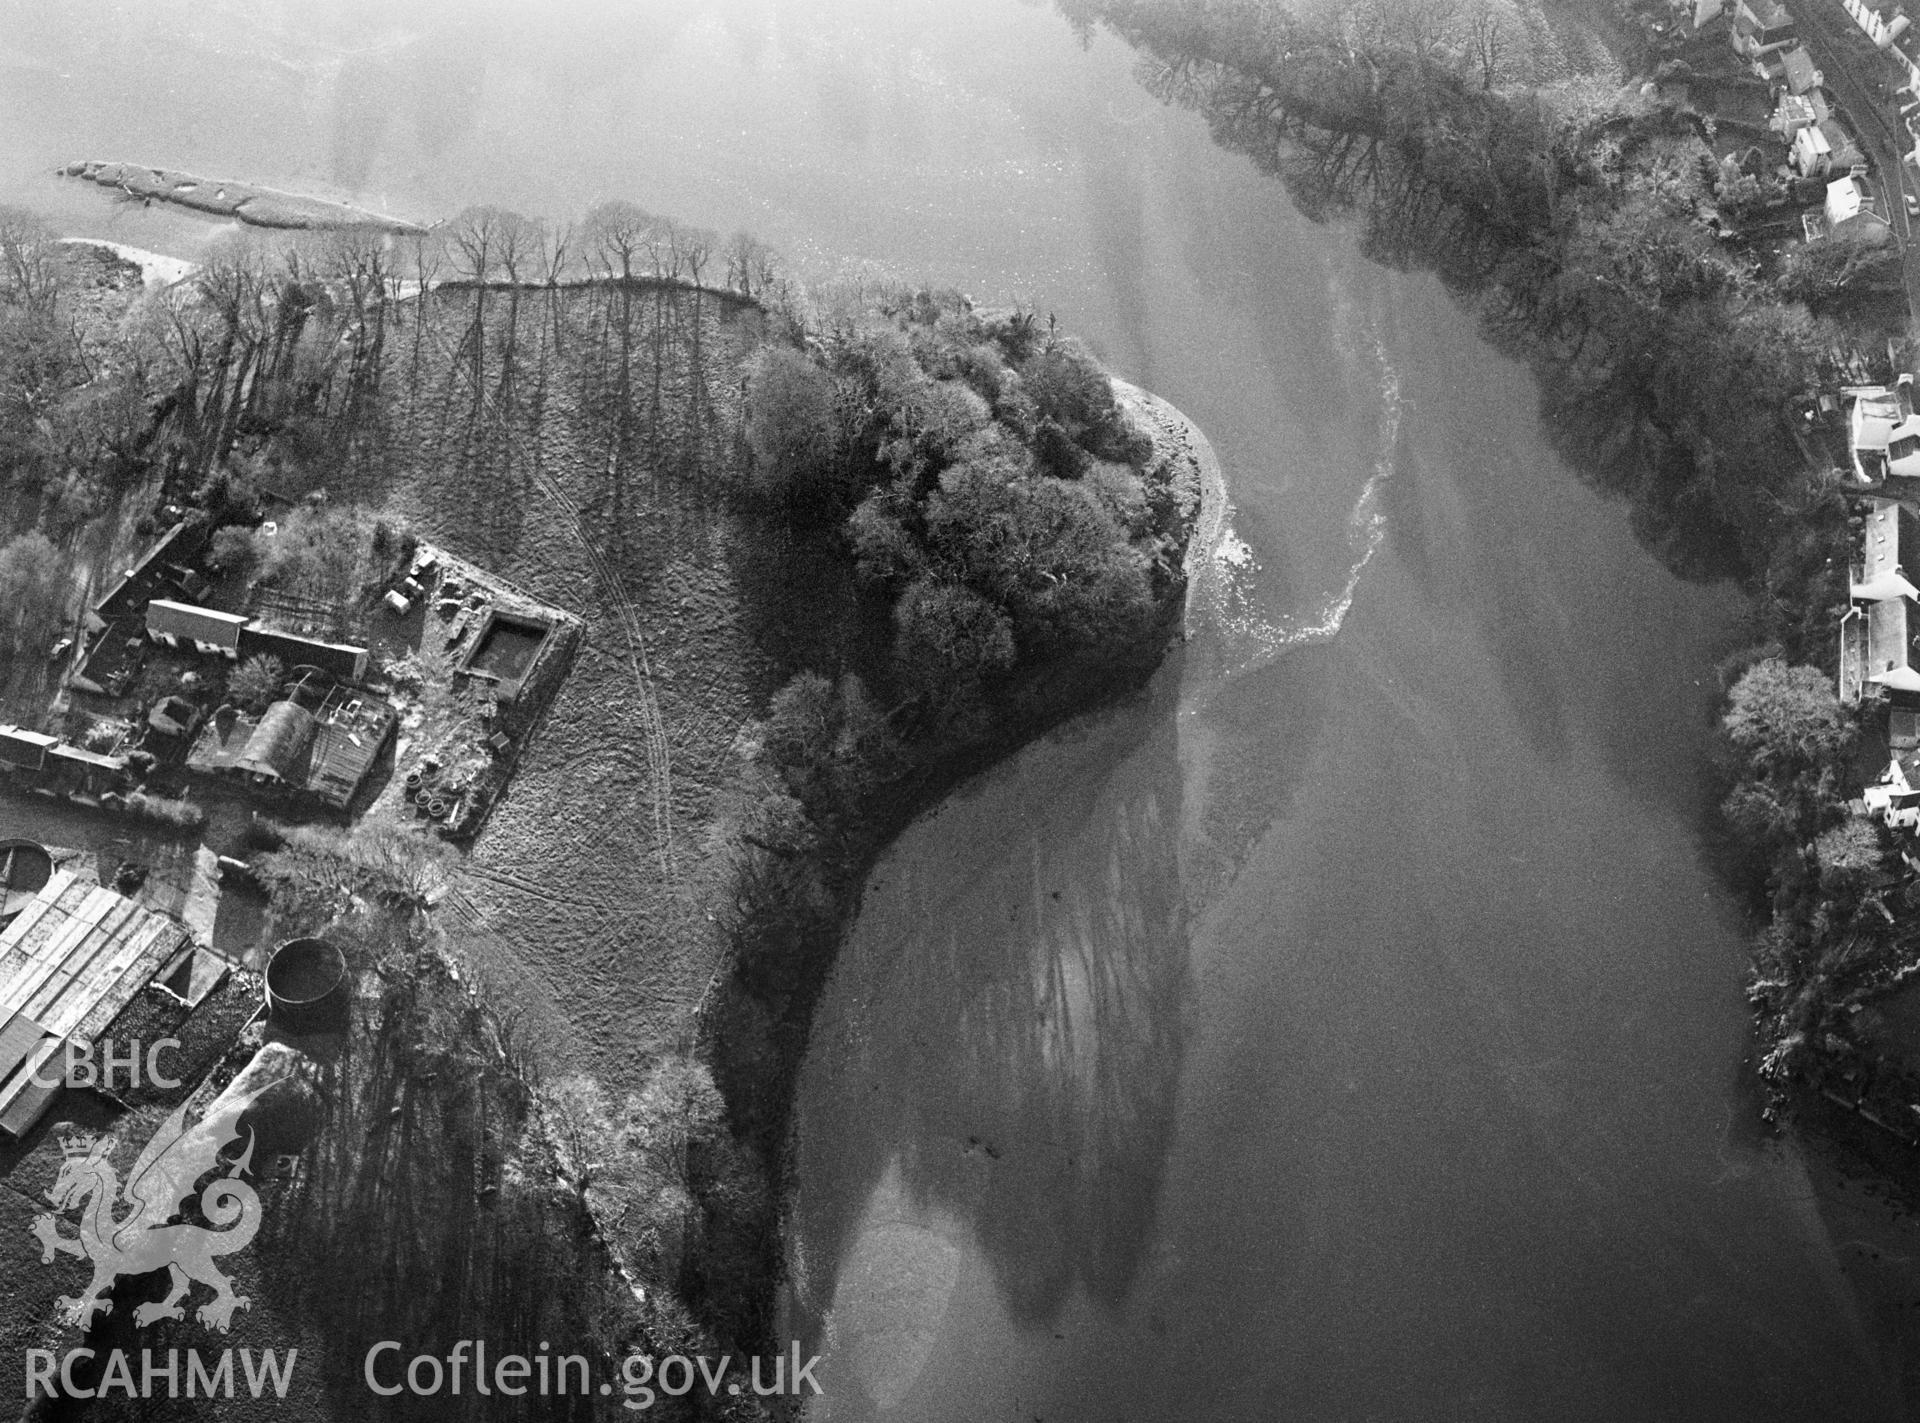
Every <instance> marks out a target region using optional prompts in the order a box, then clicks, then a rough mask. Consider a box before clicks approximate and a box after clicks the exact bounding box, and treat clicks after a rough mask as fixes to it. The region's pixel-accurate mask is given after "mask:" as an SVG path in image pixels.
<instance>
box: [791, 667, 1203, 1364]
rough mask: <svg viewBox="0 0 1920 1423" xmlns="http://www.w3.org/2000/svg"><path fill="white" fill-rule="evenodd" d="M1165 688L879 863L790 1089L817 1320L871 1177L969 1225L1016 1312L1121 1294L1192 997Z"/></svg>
mask: <svg viewBox="0 0 1920 1423" xmlns="http://www.w3.org/2000/svg"><path fill="white" fill-rule="evenodd" d="M1176 691H1177V675H1175V674H1173V672H1172V670H1171V669H1169V670H1168V671H1167V672H1163V674H1162V675H1161V677H1160V678H1159V679H1158V680H1157V681H1156V684H1155V688H1154V691H1153V693H1152V695H1151V696H1150V697H1149V698H1148V699H1147V700H1146V701H1144V702H1143V703H1139V704H1135V705H1133V706H1130V707H1127V708H1124V709H1122V710H1121V711H1118V712H1115V713H1112V714H1110V715H1108V716H1105V717H1101V718H1097V719H1095V720H1094V721H1093V722H1092V723H1083V724H1080V725H1077V726H1075V727H1071V728H1069V729H1067V730H1066V731H1064V732H1062V733H1060V734H1058V735H1056V736H1055V737H1053V738H1050V739H1049V740H1048V741H1047V742H1044V743H1042V744H1041V745H1039V746H1037V747H1035V748H1032V749H1031V750H1029V751H1028V752H1027V753H1025V754H1024V755H1023V756H1022V757H1020V758H1018V760H1017V761H1016V762H1015V763H1014V764H1012V765H1009V766H1006V767H1002V768H1000V769H998V770H996V771H994V772H992V773H990V774H988V775H987V776H986V777H984V778H983V779H982V780H981V781H979V782H976V783H975V784H974V785H973V786H971V787H970V788H968V789H967V790H966V791H964V792H963V793H962V794H961V795H960V796H958V797H957V798H956V799H955V800H954V801H953V802H951V803H949V804H948V805H947V806H946V807H945V808H943V809H942V810H941V811H940V812H939V813H938V814H936V815H934V816H933V817H930V818H929V819H928V820H925V821H922V822H920V823H919V824H917V825H916V826H914V827H913V828H912V829H911V830H909V831H908V833H907V834H906V835H905V836H904V837H902V839H901V841H900V842H899V843H898V844H897V845H896V847H895V849H894V850H893V851H892V852H891V853H890V854H889V855H888V857H887V858H886V860H885V861H883V863H882V864H881V865H880V866H879V868H878V869H877V870H876V871H875V873H874V876H873V878H872V880H871V881H870V882H869V884H868V888H867V895H866V901H865V904H864V906H863V909H862V913H861V919H860V922H859V924H858V926H857V928H856V929H855V931H854V934H853V937H852V940H851V941H850V942H849V944H848V945H847V946H846V948H845V949H844V951H843V953H842V956H841V959H840V963H839V968H838V970H837V971H838V972H839V973H840V974H842V975H845V976H846V978H847V979H848V980H850V981H852V982H855V983H860V984H864V985H870V986H871V991H870V993H869V994H868V995H865V996H862V997H859V998H855V997H854V996H852V995H849V994H845V993H835V992H833V991H831V990H830V991H829V992H828V994H827V996H826V999H825V1001H824V1002H823V1004H822V1008H821V1012H820V1016H819V1018H818V1019H817V1020H816V1023H815V1027H814V1034H813V1041H814V1043H815V1045H816V1051H815V1053H814V1055H813V1056H812V1057H811V1059H810V1061H809V1067H808V1069H807V1074H806V1076H805V1078H804V1079H803V1082H802V1086H801V1097H802V1101H803V1103H805V1102H807V1101H808V1099H811V1101H812V1103H813V1105H812V1106H811V1108H809V1107H806V1106H803V1108H802V1115H803V1116H804V1117H805V1118H806V1119H807V1120H809V1122H810V1123H812V1124H813V1126H812V1128H811V1129H810V1131H809V1132H808V1134H807V1136H806V1138H805V1139H803V1140H802V1141H801V1142H799V1144H798V1149H799V1151H800V1154H801V1158H802V1161H801V1176H802V1180H803V1190H802V1198H801V1201H800V1205H799V1210H800V1214H801V1215H802V1216H803V1217H804V1227H803V1229H802V1232H801V1238H803V1239H805V1240H806V1241H807V1243H808V1255H809V1259H810V1260H811V1261H813V1262H815V1269H816V1271H824V1273H818V1272H815V1273H810V1275H809V1277H808V1278H807V1279H806V1280H805V1281H804V1282H803V1284H802V1290H803V1299H802V1301H801V1303H802V1306H803V1308H804V1309H805V1310H806V1311H807V1312H808V1313H810V1314H812V1315H813V1316H814V1317H815V1318H816V1320H817V1319H819V1318H820V1317H821V1316H823V1315H824V1314H825V1312H826V1311H827V1310H828V1309H829V1307H830V1306H832V1305H833V1303H834V1299H835V1288H836V1272H837V1271H838V1270H839V1268H840V1267H841V1265H842V1264H843V1262H844V1261H845V1260H846V1258H847V1256H848V1254H849V1250H850V1248H851V1246H852V1242H854V1240H855V1237H856V1236H857V1235H858V1234H859V1233H860V1232H861V1230H862V1229H863V1216H865V1215H866V1214H867V1213H868V1203H869V1202H870V1200H871V1199H872V1198H873V1196H874V1193H875V1191H876V1190H877V1189H878V1188H879V1187H880V1185H881V1183H882V1181H883V1180H886V1179H892V1180H894V1181H896V1182H897V1191H896V1194H897V1196H898V1198H899V1199H900V1200H901V1201H902V1202H903V1203H904V1205H903V1207H902V1209H903V1213H904V1214H906V1215H907V1216H909V1217H911V1218H913V1219H914V1220H916V1221H918V1222H919V1223H922V1224H927V1223H929V1222H935V1221H942V1220H944V1221H947V1222H954V1221H957V1222H959V1223H961V1224H962V1225H963V1226H964V1228H965V1231H966V1232H967V1234H968V1235H970V1236H971V1238H972V1241H973V1242H974V1243H975V1244H976V1245H977V1247H978V1249H979V1250H980V1251H981V1252H982V1253H983V1254H984V1256H985V1258H986V1259H987V1260H988V1262H989V1264H990V1268H991V1270H992V1272H993V1274H994V1277H995V1279H996V1280H997V1282H998V1284H999V1286H1000V1289H1001V1292H1002V1294H1003V1295H1004V1297H1005V1300H1006V1304H1007V1308H1008V1310H1009V1312H1010V1314H1011V1315H1012V1316H1013V1317H1014V1318H1015V1319H1017V1320H1019V1321H1021V1322H1022V1323H1024V1324H1026V1325H1028V1326H1038V1325H1041V1324H1044V1323H1046V1322H1048V1321H1049V1320H1051V1319H1052V1318H1054V1317H1055V1315H1056V1314H1057V1312H1058V1311H1059V1310H1060V1308H1061V1307H1062V1305H1063V1304H1064V1303H1065V1302H1066V1300H1067V1299H1068V1298H1069V1297H1070V1295H1071V1294H1072V1293H1073V1291H1074V1290H1076V1289H1080V1290H1083V1291H1084V1292H1085V1293H1086V1294H1087V1295H1089V1296H1091V1297H1092V1298H1094V1299H1096V1300H1099V1301H1102V1302H1105V1303H1109V1304H1115V1303H1118V1302H1119V1301H1120V1300H1121V1299H1122V1298H1124V1297H1125V1295H1126V1294H1127V1291H1128V1288H1129V1286H1130V1284H1131V1282H1132V1280H1133V1278H1134V1275H1135V1272H1136V1270H1137V1269H1138V1268H1139V1265H1140V1261H1141V1251H1142V1250H1143V1248H1144V1246H1145V1244H1146V1242H1147V1240H1148V1239H1149V1237H1150V1235H1151V1227H1152V1225H1153V1222H1154V1219H1155V1214H1156V1211H1157V1208H1158V1201H1159V1194H1160V1185H1161V1176H1162V1170H1163V1165H1164V1161H1165V1158H1166V1152H1167V1145H1168V1138H1169V1133H1170V1130H1171V1126H1172V1121H1173V1110H1174V1103H1175V1091H1176V1087H1177V1084H1178V1081H1179V1074H1180V1064H1181V1060H1182V1055H1183V1052H1184V1047H1185V1041H1186V1012H1187V1006H1188V1001H1189V999H1190V996H1191V987H1190V974H1189V967H1188V960H1187V951H1188V915H1187V909H1186V904H1185V898H1184V895H1183V892H1182V887H1181V882H1180V869H1179V853H1178V852H1179V843H1180V823H1181V811H1182V805H1181V775H1180V769H1179V764H1178V755H1177V736H1176V727H1175V722H1174V718H1173V717H1172V716H1171V714H1170V713H1171V699H1172V697H1173V695H1174V694H1175V692H1176ZM1037 780H1038V781H1043V782H1044V783H1045V785H1044V789H1039V790H1037V788H1036V781H1037ZM821 1044H832V1050H831V1051H828V1052H821V1051H819V1050H818V1048H819V1045H821ZM822 1115H824V1116H830V1117H831V1118H833V1119H834V1126H833V1128H832V1130H830V1131H822V1130H820V1129H819V1126H818V1123H819V1121H820V1117H821V1116H822ZM815 1142H831V1143H832V1147H833V1158H832V1159H831V1160H813V1161H809V1160H808V1159H807V1158H808V1154H809V1152H810V1150H811V1149H812V1145H813V1143H815ZM827 1178H831V1179H830V1180H829V1179H827ZM867 1224H869V1225H870V1224H871V1222H867Z"/></svg>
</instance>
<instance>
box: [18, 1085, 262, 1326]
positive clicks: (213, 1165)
mask: <svg viewBox="0 0 1920 1423" xmlns="http://www.w3.org/2000/svg"><path fill="white" fill-rule="evenodd" d="M252 1100H253V1098H252V1096H248V1097H244V1098H236V1099H234V1100H233V1101H230V1102H222V1103H217V1104H216V1109H215V1110H214V1111H212V1112H210V1113H209V1114H208V1115H207V1116H206V1117H204V1118H203V1119H202V1120H200V1121H199V1122H197V1123H195V1124H194V1125H193V1126H188V1125H187V1121H186V1116H187V1108H186V1104H185V1103H182V1104H181V1105H180V1106H179V1107H178V1108H176V1109H175V1111H174V1113H173V1115H172V1116H170V1117H168V1118H167V1120H166V1121H165V1122H164V1123H162V1124H161V1126H160V1129H159V1130H158V1131H156V1132H155V1133H154V1134H153V1137H152V1139H151V1140H149V1141H148V1142H147V1144H146V1146H145V1148H144V1149H143V1150H142V1151H141V1152H140V1156H139V1159H138V1160H136V1161H135V1162H134V1163H133V1174H132V1176H131V1177H130V1178H129V1179H128V1181H127V1183H126V1186H125V1188H124V1189H123V1188H122V1187H121V1185H120V1176H119V1173H118V1172H117V1171H115V1170H114V1168H113V1163H112V1161H111V1160H110V1159H109V1158H110V1156H111V1153H112V1148H113V1140H112V1138H110V1137H97V1136H95V1135H94V1134H93V1133H91V1132H80V1133H77V1134H74V1135H70V1136H69V1135H62V1136H61V1137H60V1153H61V1161H60V1171H59V1174H58V1175H57V1176H56V1177H55V1178H54V1182H53V1186H52V1188H51V1189H49V1190H48V1192H47V1199H48V1200H49V1201H51V1202H52V1203H53V1206H54V1210H52V1211H47V1212H43V1213H42V1214H41V1215H39V1216H38V1217H36V1218H35V1220H34V1222H33V1226H32V1232H33V1234H34V1235H35V1236H37V1237H38V1238H39V1240H40V1246H41V1255H40V1262H41V1263H42V1264H43V1265H50V1264H52V1263H53V1260H54V1257H55V1256H56V1255H75V1256H78V1257H80V1258H81V1259H83V1260H90V1261H92V1262H93V1280H92V1282H91V1283H89V1284H88V1286H87V1288H86V1289H85V1291H83V1292H82V1293H81V1294H79V1295H78V1296H72V1295H67V1296H62V1297H61V1299H60V1300H59V1301H58V1304H59V1306H60V1316H61V1319H62V1320H63V1321H64V1322H65V1323H67V1324H71V1325H78V1326H80V1327H81V1328H83V1329H84V1328H86V1327H87V1326H88V1325H90V1324H91V1323H92V1322H93V1317H94V1315H95V1314H96V1313H97V1314H105V1313H107V1312H108V1311H110V1310H111V1309H112V1308H113V1302H112V1301H111V1300H110V1299H108V1298H107V1294H108V1291H109V1290H111V1289H112V1288H113V1282H114V1281H115V1280H117V1279H119V1278H120V1277H121V1276H122V1275H144V1274H147V1273H149V1272H151V1271H154V1270H161V1269H164V1270H166V1271H167V1274H168V1279H169V1285H168V1290H167V1297H166V1298H165V1299H162V1300H156V1301H154V1302H152V1303H148V1304H143V1305H141V1306H140V1307H139V1308H138V1309H136V1310H135V1311H134V1315H133V1318H134V1323H135V1324H137V1325H147V1324H152V1323H153V1322H154V1321H155V1320H159V1319H182V1318H185V1316H186V1309H185V1307H184V1306H183V1305H182V1304H181V1301H182V1300H183V1299H184V1298H185V1297H186V1295H187V1293H188V1291H189V1290H191V1289H192V1288H193V1285H194V1283H195V1282H198V1283H200V1284H203V1285H206V1286H207V1287H208V1288H210V1289H211V1290H212V1291H213V1292H214V1297H213V1298H212V1299H211V1300H209V1301H207V1303H205V1304H203V1305H201V1306H200V1307H199V1309H198V1310H197V1311H196V1317H197V1318H198V1319H199V1320H200V1322H201V1323H202V1324H205V1325H208V1326H209V1327H211V1328H214V1329H218V1330H220V1331H221V1332H222V1333H224V1332H225V1331H226V1330H227V1329H228V1327H229V1326H230V1325H231V1324H232V1323H233V1312H234V1311H235V1310H236V1309H245V1308H246V1307H247V1305H248V1304H249V1300H248V1299H247V1297H246V1296H245V1295H238V1294H235V1293H234V1291H233V1286H232V1284H231V1283H230V1282H229V1281H228V1280H227V1277H226V1276H225V1275H223V1274H221V1273H220V1270H219V1268H218V1267H217V1266H216V1265H215V1263H214V1261H215V1260H216V1259H217V1258H218V1257H219V1256H222V1255H231V1254H233V1253H234V1252H235V1251H237V1250H244V1249H245V1248H246V1246H247V1244H248V1243H249V1242H250V1241H251V1240H252V1239H253V1237H254V1234H255V1233H256V1232H257V1231H258V1230H259V1229H260V1197H259V1196H258V1195H257V1194H256V1193H255V1192H254V1189H253V1187H252V1186H250V1185H249V1184H247V1182H246V1181H244V1180H242V1179H241V1173H242V1172H243V1171H245V1170H246V1169H247V1167H248V1166H249V1164H251V1162H252V1160H253V1147H254V1142H253V1134H252V1132H251V1131H249V1132H247V1133H246V1135H247V1147H246V1150H245V1151H244V1152H242V1153H241V1154H240V1156H239V1157H238V1159H236V1160H235V1161H234V1162H233V1163H232V1165H231V1166H227V1167H226V1169H225V1171H224V1174H222V1175H218V1176H216V1177H214V1179H213V1180H212V1181H210V1182H208V1183H207V1185H206V1187H205V1188H204V1189H203V1190H201V1192H200V1198H199V1205H200V1213H201V1215H203V1216H204V1217H205V1218H206V1219H207V1220H209V1221H211V1222H212V1223H213V1226H214V1228H213V1229H211V1230H210V1229H208V1228H207V1227H205V1226H202V1225H196V1224H192V1223H190V1222H187V1221H184V1220H182V1219H180V1213H181V1207H182V1202H183V1201H184V1200H185V1198H186V1197H188V1196H190V1195H191V1194H192V1193H193V1189H194V1186H195V1184H196V1183H197V1182H198V1181H199V1180H200V1178H201V1177H203V1176H205V1175H206V1174H207V1173H208V1172H209V1171H217V1170H220V1169H221V1167H222V1166H223V1165H224V1164H225V1163H223V1162H222V1161H221V1159H220V1156H221V1152H223V1151H224V1150H225V1149H226V1148H227V1147H228V1146H229V1145H230V1144H232V1143H234V1142H237V1141H239V1140H240V1137H241V1132H240V1127H239V1122H240V1116H241V1114H242V1113H243V1112H244V1111H245V1110H246V1109H247V1107H248V1106H250V1105H251V1104H252ZM122 1202H124V1203H125V1204H126V1205H128V1206H130V1207H132V1209H131V1210H129V1211H128V1212H127V1213H126V1214H125V1215H124V1216H121V1217H120V1218H118V1219H115V1216H114V1212H115V1210H116V1209H117V1207H118V1206H119V1205H120V1204H121V1203H122ZM67 1211H78V1212H79V1213H80V1219H79V1228H80V1233H79V1235H78V1236H77V1237H68V1236H64V1235H62V1234H60V1229H59V1216H60V1215H61V1214H64V1213H65V1212H67Z"/></svg>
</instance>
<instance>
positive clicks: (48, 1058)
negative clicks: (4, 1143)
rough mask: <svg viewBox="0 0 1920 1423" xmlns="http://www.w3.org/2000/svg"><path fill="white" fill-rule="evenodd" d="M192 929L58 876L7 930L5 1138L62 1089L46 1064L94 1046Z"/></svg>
mask: <svg viewBox="0 0 1920 1423" xmlns="http://www.w3.org/2000/svg"><path fill="white" fill-rule="evenodd" d="M191 947H192V941H191V940H190V939H189V937H188V935H187V931H186V930H185V929H184V928H182V927H181V926H180V925H179V924H177V923H175V922H174V921H173V920H171V919H168V918H166V917H165V916H163V915H159V914H154V913H152V912H150V911H148V910H145V909H142V908H141V907H140V906H139V905H137V904H135V903H134V902H133V901H132V900H130V899H128V898H126V897H125V896H124V895H121V894H118V893H116V892H114V891H113V890H110V889H106V888H103V887H102V886H100V885H98V884H95V883H93V882H91V881H90V880H86V879H82V878H80V877H78V876H76V875H74V874H72V873H71V872H69V871H67V870H58V871H56V872H55V873H54V875H53V876H52V878H50V879H49V880H48V881H47V883H46V885H45V887H44V888H42V889H41V891H40V892H39V894H38V895H36V896H35V897H34V899H33V901H32V902H31V903H30V904H28V906H27V907H26V908H25V909H24V910H23V911H22V912H21V913H20V914H19V915H18V916H17V917H16V918H15V919H14V920H13V922H12V923H10V924H9V925H7V927H6V928H5V929H4V930H0V1133H4V1134H5V1135H7V1136H10V1137H14V1138H18V1137H20V1136H22V1135H24V1134H25V1133H26V1132H27V1131H28V1130H30V1129H31V1128H32V1127H33V1125H34V1123H35V1122H37V1121H38V1120H39V1119H40V1117H41V1116H42V1115H43V1114H44V1113H45V1112H46V1110H47V1108H48V1107H49V1106H51V1105H52V1102H53V1098H54V1096H55V1095H56V1094H57V1093H58V1092H59V1090H60V1089H59V1088H58V1087H57V1086H55V1087H47V1086H43V1085H41V1084H40V1083H37V1082H35V1080H34V1078H35V1077H36V1075H37V1076H39V1077H40V1078H41V1079H42V1080H43V1081H46V1080H51V1079H52V1078H54V1077H55V1076H57V1069H52V1068H49V1067H48V1066H47V1064H49V1063H50V1062H52V1061H53V1060H54V1059H55V1058H57V1057H59V1056H61V1055H62V1054H63V1053H64V1051H65V1047H66V1044H67V1043H73V1044H75V1045H76V1046H85V1047H87V1048H88V1049H89V1050H90V1049H91V1048H92V1046H93V1044H94V1042H95V1041H96V1040H97V1039H98V1038H99V1037H100V1035H101V1034H102V1033H104V1032H105V1031H106V1029H107V1027H108V1025H109V1024H110V1023H112V1022H113V1020H114V1019H115V1018H117V1017H118V1016H119V1015H120V1013H121V1012H122V1011H123V1010H124V1009H125V1008H126V1006H127V1005H128V1004H129V1003H131V1002H132V1001H133V999H134V998H135V996H136V995H138V994H139V992H140V990H141V989H142V988H143V987H145V986H146V985H147V984H148V983H150V982H152V981H153V979H154V978H155V977H156V975H159V974H160V973H162V972H163V971H164V969H165V968H166V966H167V965H168V964H170V963H173V962H175V961H177V960H178V959H179V958H180V956H181V955H182V954H184V953H187V952H189V951H190V950H191Z"/></svg>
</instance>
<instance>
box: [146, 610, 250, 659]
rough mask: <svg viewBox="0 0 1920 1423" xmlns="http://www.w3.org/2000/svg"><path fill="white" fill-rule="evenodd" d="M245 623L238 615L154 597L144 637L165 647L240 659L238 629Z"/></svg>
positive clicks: (148, 611) (148, 613)
mask: <svg viewBox="0 0 1920 1423" xmlns="http://www.w3.org/2000/svg"><path fill="white" fill-rule="evenodd" d="M246 625H247V620H246V619H245V618H243V617H241V616H239V615H238V614H237V613H222V612H218V611H216V610H215V609H213V608H202V607H199V606H197V605H195V604H193V603H176V602H173V601H172V600H170V599H167V598H155V599H154V600H153V601H152V602H151V603H148V604H147V636H148V637H150V638H152V639H153V640H154V641H155V642H161V643H165V644H166V645H167V646H168V647H173V648H178V647H183V646H187V647H192V648H194V649H196V650H197V651H200V652H203V653H205V654H207V655H208V656H209V657H212V656H220V657H226V658H229V659H237V658H238V657H239V656H240V630H241V629H242V628H244V627H245V626H246Z"/></svg>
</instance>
